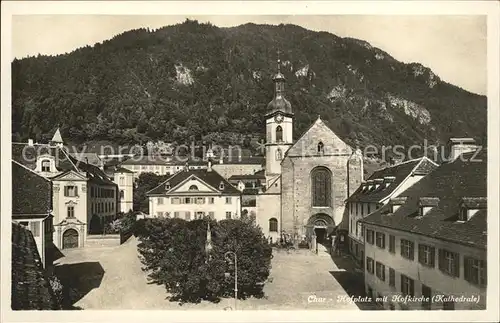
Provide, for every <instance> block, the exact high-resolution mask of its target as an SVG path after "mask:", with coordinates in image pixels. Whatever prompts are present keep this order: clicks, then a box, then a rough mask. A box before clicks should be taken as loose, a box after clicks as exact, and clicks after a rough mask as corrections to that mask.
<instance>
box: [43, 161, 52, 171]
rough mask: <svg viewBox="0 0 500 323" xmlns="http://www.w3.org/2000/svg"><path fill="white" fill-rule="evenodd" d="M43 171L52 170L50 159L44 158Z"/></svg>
mask: <svg viewBox="0 0 500 323" xmlns="http://www.w3.org/2000/svg"><path fill="white" fill-rule="evenodd" d="M42 172H50V160H48V159H44V160H42Z"/></svg>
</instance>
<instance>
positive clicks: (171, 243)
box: [136, 218, 272, 302]
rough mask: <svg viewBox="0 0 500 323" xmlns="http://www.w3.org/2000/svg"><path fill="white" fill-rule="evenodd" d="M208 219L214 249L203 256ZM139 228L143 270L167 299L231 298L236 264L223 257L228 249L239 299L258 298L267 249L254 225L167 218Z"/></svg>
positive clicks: (266, 273) (144, 222)
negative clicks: (234, 257) (233, 256)
mask: <svg viewBox="0 0 500 323" xmlns="http://www.w3.org/2000/svg"><path fill="white" fill-rule="evenodd" d="M208 221H210V228H211V234H212V246H213V249H212V252H211V253H210V256H208V257H207V253H206V252H205V242H206V232H207V224H208ZM138 227H140V229H138V230H137V231H136V234H137V235H138V236H139V239H140V241H141V243H140V244H139V246H138V248H139V252H140V255H141V260H142V263H143V264H144V268H143V270H145V271H146V272H147V273H148V275H149V278H150V279H151V280H152V281H153V282H155V283H157V284H160V285H164V286H165V287H166V289H167V291H168V292H169V293H170V294H171V300H175V301H180V302H199V301H201V300H210V301H214V302H217V301H219V300H220V298H221V297H230V296H233V295H234V270H235V268H234V266H232V265H230V264H228V262H227V259H226V258H225V256H224V255H225V253H226V252H228V251H234V252H235V253H236V255H237V269H238V293H239V294H238V296H239V298H247V297H250V296H255V297H262V296H263V287H264V283H265V281H266V280H267V278H268V276H269V271H270V267H271V254H272V250H271V247H270V246H269V244H268V242H267V240H266V239H265V237H264V235H263V234H262V231H261V230H260V229H259V228H258V227H257V226H255V225H253V224H250V223H246V222H243V221H240V220H223V221H220V222H216V221H214V220H208V219H200V220H194V221H185V220H182V219H178V218H173V219H170V218H167V219H146V220H140V221H139V222H138ZM225 273H229V274H230V275H229V277H228V276H227V275H226V274H225Z"/></svg>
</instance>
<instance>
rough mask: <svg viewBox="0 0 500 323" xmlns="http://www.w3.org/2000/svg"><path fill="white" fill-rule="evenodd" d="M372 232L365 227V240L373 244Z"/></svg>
mask: <svg viewBox="0 0 500 323" xmlns="http://www.w3.org/2000/svg"><path fill="white" fill-rule="evenodd" d="M373 234H374V232H373V230H368V229H366V242H368V243H369V244H373Z"/></svg>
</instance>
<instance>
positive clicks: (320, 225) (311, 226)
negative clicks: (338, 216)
mask: <svg viewBox="0 0 500 323" xmlns="http://www.w3.org/2000/svg"><path fill="white" fill-rule="evenodd" d="M334 230H335V221H334V220H333V218H332V217H331V216H329V215H328V214H325V213H318V214H314V215H313V216H311V217H310V218H309V220H308V221H307V225H306V235H307V237H308V238H310V237H312V236H313V235H315V236H316V241H317V242H318V243H325V242H326V241H325V240H326V238H327V237H328V236H329V235H330V234H332V233H333V232H334Z"/></svg>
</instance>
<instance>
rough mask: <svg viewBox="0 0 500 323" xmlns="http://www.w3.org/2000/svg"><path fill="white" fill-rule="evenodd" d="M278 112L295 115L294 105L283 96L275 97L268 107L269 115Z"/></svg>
mask: <svg viewBox="0 0 500 323" xmlns="http://www.w3.org/2000/svg"><path fill="white" fill-rule="evenodd" d="M277 112H283V113H286V114H293V112H292V104H291V103H290V102H289V101H288V100H287V99H285V97H283V96H275V97H274V99H273V100H272V101H271V102H269V104H268V105H267V113H266V114H267V115H271V114H274V113H277Z"/></svg>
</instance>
